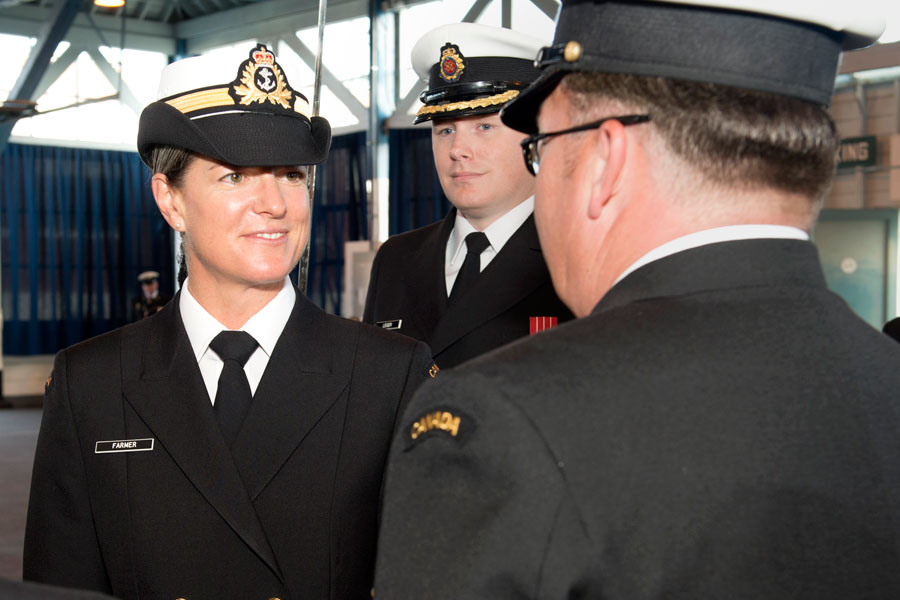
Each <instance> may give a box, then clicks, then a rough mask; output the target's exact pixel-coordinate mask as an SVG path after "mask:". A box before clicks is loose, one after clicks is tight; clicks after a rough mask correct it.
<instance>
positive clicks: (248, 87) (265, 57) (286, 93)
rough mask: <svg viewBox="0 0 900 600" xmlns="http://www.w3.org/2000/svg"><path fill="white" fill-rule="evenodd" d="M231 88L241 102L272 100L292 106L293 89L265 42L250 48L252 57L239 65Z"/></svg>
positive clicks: (289, 107)
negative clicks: (236, 77) (236, 76)
mask: <svg viewBox="0 0 900 600" xmlns="http://www.w3.org/2000/svg"><path fill="white" fill-rule="evenodd" d="M231 89H232V92H233V95H234V96H236V97H235V100H237V101H238V102H239V103H240V104H244V105H250V104H252V103H254V102H257V103H260V104H263V103H265V102H270V103H272V104H277V105H279V106H281V107H282V108H286V109H288V110H290V109H292V108H293V107H292V106H291V103H292V101H293V98H294V90H293V89H291V86H290V85H289V84H288V81H287V78H286V77H285V76H284V72H282V70H281V67H279V66H278V63H277V62H275V55H274V54H272V53H271V52H269V50H268V49H267V48H266V46H265V44H259V45H258V46H257V47H256V48H254V49H253V50H251V51H250V58H248V59H247V60H245V61H244V62H243V63H241V66H240V67H239V68H238V79H237V80H235V81H234V83H232V85H231Z"/></svg>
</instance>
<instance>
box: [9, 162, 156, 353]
mask: <svg viewBox="0 0 900 600" xmlns="http://www.w3.org/2000/svg"><path fill="white" fill-rule="evenodd" d="M0 172H2V179H3V184H2V186H0V210H2V246H0V252H2V269H3V280H2V286H3V317H4V330H3V352H4V353H6V354H52V353H55V352H56V351H58V350H59V349H60V348H64V347H66V346H69V345H71V344H74V343H76V342H79V341H81V340H84V339H86V338H89V337H92V336H95V335H98V334H100V333H103V332H105V331H109V330H110V329H113V328H115V327H118V326H120V325H123V324H125V323H126V322H128V320H129V319H130V318H131V310H132V307H131V303H132V300H133V298H134V297H135V296H136V295H137V294H138V293H139V291H140V288H139V287H138V284H137V276H138V274H139V273H140V272H141V271H143V270H145V269H151V268H152V269H155V270H158V271H160V273H162V278H161V281H160V284H161V289H162V290H163V291H166V292H171V290H172V285H173V281H172V279H173V278H172V275H171V270H172V269H171V266H170V265H171V264H172V254H173V252H172V241H171V237H170V233H169V227H168V225H166V223H165V221H163V219H162V217H161V216H160V215H159V212H158V211H157V209H156V205H155V203H154V202H153V197H152V195H151V193H150V186H149V183H148V182H149V177H150V173H149V170H148V169H147V168H146V167H145V166H144V165H143V164H142V163H141V162H140V159H139V158H138V156H137V154H135V153H131V152H114V151H107V150H86V149H73V148H56V147H50V146H30V145H22V144H9V145H7V146H6V149H5V150H4V152H3V154H2V156H0Z"/></svg>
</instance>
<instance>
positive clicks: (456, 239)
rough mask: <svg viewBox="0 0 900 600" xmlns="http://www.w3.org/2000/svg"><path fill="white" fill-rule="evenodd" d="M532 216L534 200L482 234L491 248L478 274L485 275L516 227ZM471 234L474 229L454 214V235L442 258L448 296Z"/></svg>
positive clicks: (487, 249) (461, 263)
mask: <svg viewBox="0 0 900 600" xmlns="http://www.w3.org/2000/svg"><path fill="white" fill-rule="evenodd" d="M532 212H534V196H531V197H530V198H528V199H526V200H524V201H523V202H521V203H519V204H518V205H517V206H516V207H515V208H513V209H512V210H510V211H508V212H507V213H506V214H505V215H503V216H502V217H500V218H498V219H497V220H496V221H494V222H493V223H491V224H490V225H488V226H487V227H486V228H485V229H484V234H485V235H486V236H487V239H488V242H489V243H490V245H489V246H488V247H487V248H485V250H484V252H482V253H481V268H480V269H479V271H484V270H485V268H487V266H488V265H489V264H491V261H492V260H494V257H496V256H497V254H498V253H499V252H500V250H502V249H503V246H504V245H505V244H506V242H508V241H509V238H511V237H512V236H513V234H514V233H515V232H516V231H518V230H519V227H521V226H522V224H523V223H524V222H525V221H527V220H528V217H529V216H531V213H532ZM474 231H477V230H476V229H475V227H473V226H472V224H471V223H469V221H468V220H466V218H465V217H464V216H462V213H460V212H459V211H456V220H455V221H454V223H453V231H451V232H450V237H449V238H448V239H447V249H446V254H445V256H444V277H445V278H446V282H447V295H448V296H449V295H450V291H451V290H452V289H453V284H454V283H455V282H456V276H457V275H458V274H459V270H460V269H462V265H463V262H465V260H466V243H465V242H466V236H467V235H469V234H470V233H472V232H474Z"/></svg>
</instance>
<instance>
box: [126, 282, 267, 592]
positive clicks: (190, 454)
mask: <svg viewBox="0 0 900 600" xmlns="http://www.w3.org/2000/svg"><path fill="white" fill-rule="evenodd" d="M179 298H180V296H176V299H175V301H174V302H171V303H170V304H169V307H168V308H167V309H166V310H164V311H161V312H160V313H158V316H157V318H156V319H155V321H156V322H155V323H154V326H153V327H152V329H151V330H150V335H149V339H148V341H147V342H146V344H145V345H144V347H143V349H142V359H143V360H142V367H141V373H140V375H139V376H138V377H137V378H136V379H133V380H130V381H127V382H125V385H124V394H125V399H126V400H127V402H128V403H129V404H130V405H131V406H132V407H133V408H134V410H135V412H136V413H137V414H138V416H139V417H140V418H141V419H142V420H143V421H144V423H145V424H146V425H147V427H149V428H150V430H151V431H153V434H154V435H155V436H156V439H157V440H158V441H159V443H160V445H161V446H162V447H163V448H165V450H166V452H167V453H168V454H169V456H171V457H172V460H174V461H175V462H176V463H177V464H178V466H179V468H180V469H181V470H182V471H183V472H184V474H185V475H186V476H187V477H188V478H189V479H190V480H191V482H192V483H193V485H194V486H195V487H196V488H197V490H198V491H199V492H200V493H201V494H202V495H203V497H204V498H206V500H207V501H208V502H209V503H210V504H211V505H212V506H213V507H214V508H215V510H216V511H217V512H218V513H219V515H221V517H222V518H223V519H224V520H225V521H226V522H227V523H228V524H229V525H230V526H231V528H232V529H233V530H234V531H235V532H236V533H237V534H238V535H240V536H241V538H242V539H243V540H244V541H245V542H246V543H247V545H248V546H249V547H250V548H252V549H253V551H254V552H256V554H258V555H259V557H260V558H262V559H263V560H264V561H265V562H266V564H268V566H269V568H270V569H271V570H272V572H273V573H275V575H276V576H277V577H278V578H279V579H281V580H282V581H283V578H282V576H281V572H280V570H279V568H278V565H277V563H276V561H275V556H274V554H273V552H272V549H271V547H270V546H269V542H268V540H267V538H266V535H265V533H264V531H263V528H262V525H261V524H260V522H259V519H258V517H257V514H256V511H255V510H254V508H253V504H252V503H251V501H250V498H249V497H248V495H247V491H246V489H245V487H244V483H243V482H242V481H241V477H240V475H239V473H238V470H237V468H236V467H235V463H234V461H233V460H232V456H231V452H230V451H229V449H228V447H227V446H226V444H225V440H224V438H223V437H222V434H221V432H220V431H219V424H218V421H217V420H216V417H215V414H214V413H213V408H212V404H211V403H210V401H209V396H208V394H207V391H206V387H205V386H204V384H203V378H202V376H201V375H200V369H199V367H198V366H197V360H196V359H195V358H194V354H193V351H192V350H191V345H190V342H189V340H188V337H187V333H186V332H185V330H184V325H183V324H182V322H181V314H180V311H179V310H178V300H179Z"/></svg>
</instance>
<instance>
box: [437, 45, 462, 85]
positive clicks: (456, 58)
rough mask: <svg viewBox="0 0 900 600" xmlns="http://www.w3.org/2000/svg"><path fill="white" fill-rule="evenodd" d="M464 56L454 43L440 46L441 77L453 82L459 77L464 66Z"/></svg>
mask: <svg viewBox="0 0 900 600" xmlns="http://www.w3.org/2000/svg"><path fill="white" fill-rule="evenodd" d="M464 60H465V57H463V55H462V53H461V52H460V51H459V47H458V46H456V45H455V44H450V43H447V44H444V46H443V47H442V48H441V73H440V74H441V79H443V80H444V81H446V82H447V83H453V82H454V81H456V80H457V79H459V78H460V76H461V75H462V72H463V71H464V70H465V68H466V63H465V62H464Z"/></svg>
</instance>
